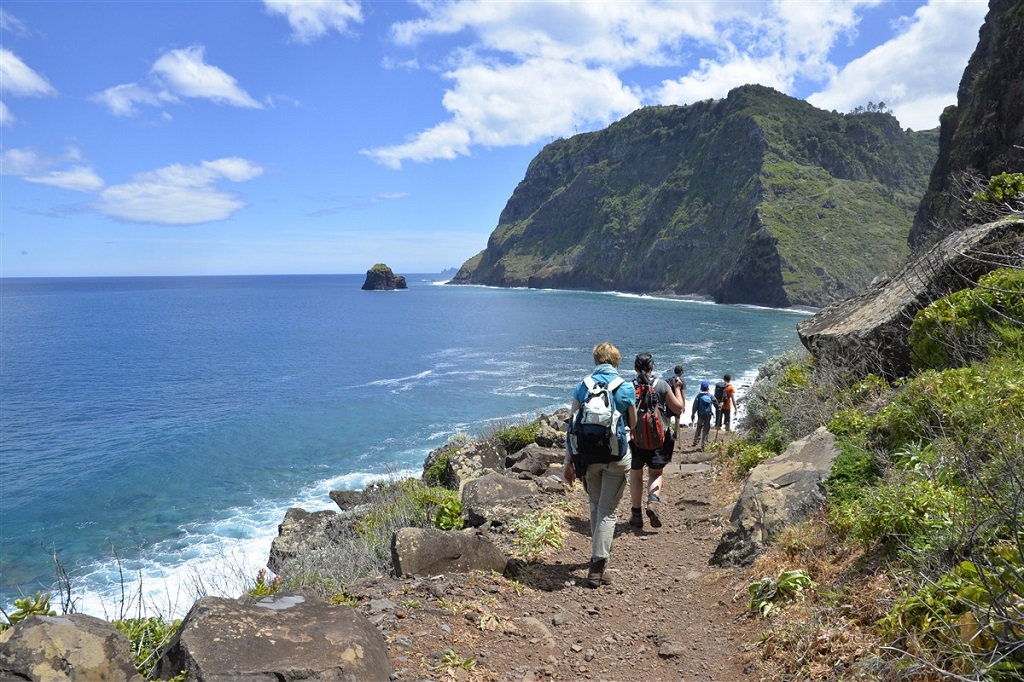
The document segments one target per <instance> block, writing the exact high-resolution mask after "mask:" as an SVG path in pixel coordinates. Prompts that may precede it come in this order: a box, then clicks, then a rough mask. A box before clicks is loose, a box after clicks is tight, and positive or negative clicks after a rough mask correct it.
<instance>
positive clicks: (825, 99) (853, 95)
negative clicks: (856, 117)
mask: <svg viewBox="0 0 1024 682" xmlns="http://www.w3.org/2000/svg"><path fill="white" fill-rule="evenodd" d="M987 9H988V7H987V3H985V2H945V3H938V2H932V3H930V4H928V5H925V6H923V7H920V8H919V9H918V10H917V11H916V12H914V15H913V16H912V17H908V18H907V19H906V20H905V21H904V22H903V23H902V24H901V26H900V28H902V30H901V31H900V33H899V35H897V36H896V37H895V38H893V39H892V40H890V41H889V42H887V43H885V44H883V45H879V46H878V47H876V48H875V49H873V50H871V51H870V52H868V53H867V54H865V55H864V56H863V57H860V58H858V59H854V60H853V61H851V62H850V63H849V64H847V65H846V66H845V67H843V68H842V69H841V70H840V71H839V72H838V74H837V75H836V76H835V78H833V79H831V80H830V81H829V82H828V85H827V87H826V88H825V89H823V90H822V91H820V92H818V93H815V94H813V95H811V96H810V97H808V98H807V100H808V101H809V102H810V103H811V104H813V105H814V106H816V107H820V108H823V109H837V110H839V111H849V110H850V109H853V108H854V107H856V106H859V105H864V104H866V103H867V102H869V101H870V102H884V103H885V104H886V106H887V107H889V108H891V109H892V110H893V113H894V114H895V116H896V118H898V119H899V121H900V123H901V124H902V125H903V126H904V127H907V128H913V129H915V130H926V129H928V128H934V127H935V126H937V125H939V114H940V113H942V110H943V109H944V108H945V107H947V106H949V105H950V104H956V91H957V87H958V86H959V83H960V76H961V74H962V72H963V66H965V65H966V64H967V59H968V57H969V56H970V54H971V53H972V52H973V51H974V48H975V46H976V45H977V44H978V31H977V27H978V26H980V25H981V22H982V21H983V20H984V18H985V12H986V11H987ZM951 63H952V64H957V65H959V66H960V68H959V70H957V71H956V73H955V74H954V73H951V72H950V69H949V64H951Z"/></svg>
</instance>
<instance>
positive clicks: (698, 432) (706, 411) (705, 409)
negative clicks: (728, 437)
mask: <svg viewBox="0 0 1024 682" xmlns="http://www.w3.org/2000/svg"><path fill="white" fill-rule="evenodd" d="M710 389H711V386H710V385H709V384H708V382H706V381H702V382H700V393H698V394H697V397H696V398H694V399H693V409H692V410H691V411H690V423H691V424H693V420H694V418H695V417H696V419H697V428H696V429H694V431H693V447H697V441H698V440H699V441H700V448H699V449H700V451H701V452H703V451H704V448H705V447H707V444H708V435H709V434H710V433H711V417H712V416H714V414H715V410H717V409H719V408H720V407H721V406H720V405H719V403H718V401H717V400H715V396H713V395H711V393H709V391H710Z"/></svg>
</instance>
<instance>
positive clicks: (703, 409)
mask: <svg viewBox="0 0 1024 682" xmlns="http://www.w3.org/2000/svg"><path fill="white" fill-rule="evenodd" d="M714 404H715V403H714V400H713V399H712V398H711V394H710V393H700V394H698V395H697V414H699V415H700V416H702V417H710V416H711V415H712V414H714V410H713V409H712V407H713V406H714Z"/></svg>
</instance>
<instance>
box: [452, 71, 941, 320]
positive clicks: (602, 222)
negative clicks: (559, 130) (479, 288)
mask: <svg viewBox="0 0 1024 682" xmlns="http://www.w3.org/2000/svg"><path fill="white" fill-rule="evenodd" d="M937 149H938V136H937V132H935V131H928V132H923V133H912V132H905V131H903V130H901V129H900V127H899V123H898V121H896V119H895V118H893V117H892V116H891V115H888V114H885V113H878V112H868V113H860V114H855V115H842V114H838V113H835V112H826V111H822V110H819V109H816V108H815V107H813V106H811V105H810V104H808V103H806V102H804V101H801V100H797V99H794V98H791V97H788V96H786V95H783V94H780V93H778V92H776V91H774V90H772V89H770V88H765V87H762V86H744V87H741V88H737V89H736V90H733V91H732V92H731V93H730V94H729V96H728V97H727V98H725V99H724V100H719V101H711V100H709V101H706V102H699V103H696V104H693V105H689V106H685V107H678V106H666V107H646V108H643V109H640V110H638V111H636V112H635V113H633V114H631V115H629V116H627V117H626V118H624V119H622V120H621V121H619V122H617V123H615V124H613V125H611V126H609V127H608V128H606V129H604V130H600V131H596V132H593V133H586V134H581V135H576V136H574V137H572V138H570V139H567V140H559V141H556V142H553V143H552V144H550V145H548V146H546V147H545V148H544V149H543V150H542V151H541V152H540V154H538V155H537V157H536V158H535V159H534V160H533V162H531V164H530V166H529V168H528V170H527V172H526V176H525V177H524V179H523V181H522V182H520V183H519V186H518V187H517V188H516V189H515V191H514V193H513V195H512V197H511V198H510V199H509V201H508V203H507V204H506V206H505V209H504V210H503V211H502V213H501V216H500V218H499V221H498V226H497V228H495V230H494V232H493V233H492V235H491V237H490V239H489V240H488V244H487V248H486V249H485V250H484V251H483V252H481V253H480V254H478V255H477V256H475V257H474V258H472V259H470V260H469V261H467V263H466V264H465V265H463V267H462V269H461V270H460V271H459V273H458V275H457V276H456V278H455V280H454V282H455V283H479V284H491V285H497V286H535V287H554V288H573V289H595V290H608V289H616V290H623V291H632V292H640V293H651V292H660V293H674V294H684V295H685V294H696V295H703V296H709V297H713V298H715V299H716V300H718V301H722V302H746V303H759V304H766V305H778V306H784V305H796V304H803V305H812V306H820V305H824V304H826V303H829V302H832V301H835V300H838V299H840V298H844V297H846V296H848V295H850V294H851V293H856V292H857V291H859V290H861V289H862V288H864V287H865V286H866V285H867V284H868V283H869V282H870V281H871V280H872V279H873V278H874V277H875V276H877V275H879V274H881V273H884V272H887V271H889V270H891V269H892V268H894V267H895V266H896V264H897V263H898V262H899V260H900V259H901V258H902V257H903V256H904V255H906V253H907V246H906V241H907V234H908V232H909V230H910V226H911V223H912V221H913V215H914V211H915V210H916V208H917V204H918V201H919V200H920V197H921V195H922V194H923V192H924V189H925V186H926V184H927V178H928V173H929V171H930V170H931V166H932V164H933V163H934V161H935V158H936V155H937Z"/></svg>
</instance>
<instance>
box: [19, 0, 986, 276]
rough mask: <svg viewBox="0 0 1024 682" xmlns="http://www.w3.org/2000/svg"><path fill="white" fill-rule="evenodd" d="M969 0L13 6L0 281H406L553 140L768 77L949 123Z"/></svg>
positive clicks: (349, 0)
mask: <svg viewBox="0 0 1024 682" xmlns="http://www.w3.org/2000/svg"><path fill="white" fill-rule="evenodd" d="M986 11H987V2H984V0H979V1H974V0H956V1H945V2H939V1H937V0H932V1H930V2H903V1H897V2H893V1H877V0H870V1H863V2H859V1H851V2H832V1H827V0H820V1H818V0H812V1H804V2H798V1H790V0H785V1H782V2H753V1H750V2H701V1H696V0H690V1H685V2H648V1H640V0H637V1H628V0H621V1H618V2H611V1H605V2H555V1H547V0H546V1H540V2H529V1H525V0H524V1H516V2H495V1H488V2H474V1H455V2H438V3H434V2H402V1H400V0H390V1H387V2H361V1H359V0H318V1H306V0H291V1H289V0H264V1H260V0H221V1H216V0H211V1H206V2H186V1H178V2H161V1H160V0H135V1H114V0H109V1H104V2H95V1H90V0H67V1H62V2H55V1H49V0H29V1H20V0H3V2H2V3H0V40H2V44H0V155H2V156H0V276H4V277H22V276H28V277H39V276H44V277H58V276H104V275H216V274H291V273H294V274H303V273H309V274H313V273H326V274H330V273H361V272H364V271H365V270H366V269H367V268H369V267H370V266H372V265H373V264H374V263H378V262H384V263H387V264H388V265H390V266H391V267H392V268H393V269H394V270H395V272H397V273H416V272H437V271H439V270H441V269H442V268H446V267H458V266H459V265H461V264H462V263H463V262H464V261H465V260H466V259H467V258H469V257H471V256H472V255H474V254H475V253H477V252H478V251H480V250H481V249H482V248H483V247H484V246H485V245H486V243H487V237H488V235H489V234H490V233H491V231H492V230H493V229H494V227H495V225H496V224H497V222H498V217H499V214H500V213H501V210H502V208H503V207H504V205H505V202H506V201H507V200H508V198H509V197H510V196H511V194H512V192H513V190H514V189H515V187H516V185H517V184H518V182H519V181H520V180H522V178H523V175H524V174H525V172H526V168H527V166H528V164H529V162H530V160H531V159H532V158H533V157H534V156H535V155H536V154H537V153H538V152H539V151H540V149H541V148H542V147H543V146H544V145H545V144H547V143H548V142H550V141H552V140H555V139H557V138H559V137H568V136H571V135H573V134H575V133H577V132H585V131H590V130H596V129H599V128H603V127H605V126H607V125H608V124H610V123H612V122H614V121H616V120H618V119H620V118H622V117H623V116H625V115H627V114H629V113H630V112H632V111H634V110H635V109H637V108H638V107H641V106H644V105H651V104H689V103H692V102H695V101H699V100H703V99H708V98H716V99H717V98H721V97H724V96H725V95H726V94H727V93H728V91H729V90H730V89H731V88H733V87H736V86H738V85H742V84H745V83H762V84H764V85H768V86H771V87H774V88H776V89H777V90H780V91H782V92H785V93H787V94H790V95H793V96H795V97H799V98H803V99H807V100H808V101H810V102H811V103H812V104H814V105H816V106H819V107H821V108H823V109H836V110H838V111H843V112H845V111H849V110H851V109H853V108H854V107H856V106H860V105H866V104H867V103H868V102H869V101H870V102H875V103H878V102H885V104H886V105H887V106H888V107H890V108H891V109H892V110H893V111H894V113H895V115H896V117H897V118H898V119H899V120H900V122H901V124H902V125H903V127H905V128H912V129H915V130H921V129H927V128H932V127H935V126H936V125H938V118H939V114H940V113H941V111H942V109H943V108H944V107H946V106H948V105H949V104H954V103H955V102H956V89H957V86H958V84H959V81H960V77H961V75H962V73H963V70H964V66H965V65H966V63H967V60H968V58H969V57H970V55H971V53H972V52H973V50H974V48H975V46H976V44H977V40H978V29H979V27H980V26H981V23H982V21H983V19H984V16H985V13H986Z"/></svg>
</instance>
